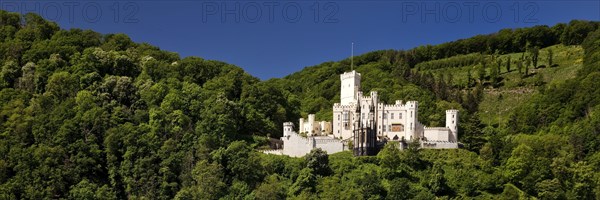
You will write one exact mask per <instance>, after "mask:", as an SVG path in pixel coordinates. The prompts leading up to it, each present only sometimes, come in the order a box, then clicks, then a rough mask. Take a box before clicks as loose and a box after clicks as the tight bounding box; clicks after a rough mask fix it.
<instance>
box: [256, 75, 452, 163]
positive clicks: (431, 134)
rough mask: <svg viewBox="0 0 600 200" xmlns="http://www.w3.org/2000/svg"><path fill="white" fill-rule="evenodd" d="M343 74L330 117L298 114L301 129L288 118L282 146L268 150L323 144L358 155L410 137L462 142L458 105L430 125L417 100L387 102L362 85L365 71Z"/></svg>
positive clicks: (294, 152) (439, 143)
mask: <svg viewBox="0 0 600 200" xmlns="http://www.w3.org/2000/svg"><path fill="white" fill-rule="evenodd" d="M340 79H341V92H340V103H335V104H334V105H333V118H332V119H333V121H332V122H331V123H329V122H324V121H322V122H315V119H314V115H313V114H310V115H309V116H308V121H305V120H304V119H302V118H301V119H300V121H299V123H298V125H299V127H298V130H299V132H300V133H301V134H298V133H297V132H295V131H294V124H293V123H291V122H286V123H284V126H283V137H281V140H282V141H283V149H280V150H270V151H265V153H273V154H282V155H289V156H295V157H300V156H304V155H305V154H306V153H308V152H310V150H312V149H313V148H321V149H323V150H325V151H327V152H328V153H330V154H331V153H336V152H339V151H344V150H351V149H352V150H353V153H354V155H357V156H360V155H375V154H377V152H379V149H381V147H382V146H383V145H384V144H385V143H386V142H388V141H402V142H405V141H408V140H419V141H420V142H421V147H422V148H436V149H453V148H458V141H457V138H458V110H447V111H446V126H445V127H426V126H425V125H423V124H421V123H420V122H419V120H418V108H419V104H418V102H416V101H408V102H406V103H403V102H402V101H399V100H397V101H396V102H395V104H384V103H383V102H380V101H379V97H378V96H377V92H376V91H371V92H370V95H369V96H365V95H363V93H362V92H361V89H360V86H361V84H360V81H361V74H360V73H358V72H356V71H354V70H353V71H351V72H346V73H344V74H341V75H340ZM331 127H332V128H331ZM304 135H305V136H306V137H304Z"/></svg>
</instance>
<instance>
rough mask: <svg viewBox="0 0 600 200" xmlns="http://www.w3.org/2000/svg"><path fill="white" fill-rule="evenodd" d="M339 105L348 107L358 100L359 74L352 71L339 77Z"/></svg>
mask: <svg viewBox="0 0 600 200" xmlns="http://www.w3.org/2000/svg"><path fill="white" fill-rule="evenodd" d="M340 79H341V88H340V91H341V92H340V104H341V105H350V103H352V102H355V101H356V100H357V99H358V96H357V94H358V91H360V73H358V72H356V71H355V70H352V71H351V72H346V73H343V74H342V75H340Z"/></svg>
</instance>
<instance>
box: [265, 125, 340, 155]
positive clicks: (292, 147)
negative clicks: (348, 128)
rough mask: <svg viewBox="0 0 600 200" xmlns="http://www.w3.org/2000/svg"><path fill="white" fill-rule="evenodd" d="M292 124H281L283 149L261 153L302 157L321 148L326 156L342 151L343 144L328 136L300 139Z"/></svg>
mask: <svg viewBox="0 0 600 200" xmlns="http://www.w3.org/2000/svg"><path fill="white" fill-rule="evenodd" d="M293 126H294V124H293V123H292V122H285V123H283V132H284V133H283V137H281V140H282V141H283V149H281V150H275V151H263V152H264V153H270V154H277V155H288V156H292V157H302V156H304V155H306V154H307V153H309V152H310V151H311V150H312V149H314V148H321V149H322V150H324V151H327V153H328V154H332V153H337V152H340V151H344V143H343V142H342V141H341V140H339V139H334V138H331V137H328V136H313V137H302V136H300V135H299V134H298V133H296V132H295V131H293V130H294V129H293Z"/></svg>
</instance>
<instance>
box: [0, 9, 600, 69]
mask: <svg viewBox="0 0 600 200" xmlns="http://www.w3.org/2000/svg"><path fill="white" fill-rule="evenodd" d="M0 6H2V9H4V10H9V11H18V12H22V13H24V12H37V13H40V14H41V15H42V16H44V17H45V18H48V19H51V20H54V21H57V22H58V23H59V24H60V25H61V27H62V28H67V29H68V28H82V29H93V30H95V31H98V32H101V33H125V34H127V35H129V36H130V37H131V38H132V39H133V40H134V41H136V42H147V43H150V44H153V45H155V46H158V47H160V48H161V49H164V50H168V51H173V52H177V53H179V54H180V55H181V56H182V57H186V56H198V57H202V58H204V59H213V60H221V61H225V62H228V63H231V64H235V65H237V66H240V67H242V68H244V69H245V70H246V71H248V72H249V73H250V74H252V75H254V76H257V77H259V78H261V79H269V78H275V77H283V76H285V75H288V74H290V73H293V72H296V71H299V70H301V69H302V68H304V67H307V66H312V65H316V64H319V63H322V62H326V61H337V60H341V59H345V58H347V57H349V56H350V47H351V43H352V42H354V43H355V47H354V53H355V55H358V54H362V53H366V52H369V51H374V50H382V49H410V48H413V47H416V46H419V45H426V44H439V43H443V42H447V41H453V40H456V39H460V38H468V37H471V36H474V35H477V34H487V33H492V32H496V31H497V30H499V29H502V28H516V27H528V26H534V25H538V24H546V25H550V26H551V25H554V24H556V23H559V22H564V23H567V22H569V21H570V20H572V19H586V20H600V3H599V1H598V0H585V1H567V0H562V1H561V0H546V1H509V0H502V1H485V2H478V1H435V0H426V1H404V0H381V1H366V0H364V1H354V0H353V1H309V0H301V1H278V0H275V1H270V0H266V1H249V0H244V1H236V0H226V1H223V0H219V1H193V0H176V1H166V0H146V1H109V0H101V1H79V2H77V1H62V0H61V1H51V0H44V1H21V0H13V1H10V0H0ZM238 18H239V20H238Z"/></svg>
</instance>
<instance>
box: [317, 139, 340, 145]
mask: <svg viewBox="0 0 600 200" xmlns="http://www.w3.org/2000/svg"><path fill="white" fill-rule="evenodd" d="M313 140H314V141H315V143H316V144H329V143H340V142H341V141H340V140H339V139H334V138H314V139H313Z"/></svg>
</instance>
